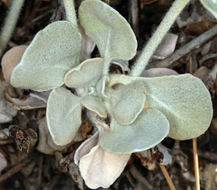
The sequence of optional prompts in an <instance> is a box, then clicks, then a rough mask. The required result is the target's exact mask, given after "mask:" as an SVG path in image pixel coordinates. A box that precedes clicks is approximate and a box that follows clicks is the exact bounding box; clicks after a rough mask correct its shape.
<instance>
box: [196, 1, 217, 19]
mask: <svg viewBox="0 0 217 190" xmlns="http://www.w3.org/2000/svg"><path fill="white" fill-rule="evenodd" d="M200 2H201V3H202V4H203V6H204V7H205V8H206V9H207V10H208V11H209V12H210V13H212V15H213V16H214V17H215V18H216V19H217V1H216V0H200Z"/></svg>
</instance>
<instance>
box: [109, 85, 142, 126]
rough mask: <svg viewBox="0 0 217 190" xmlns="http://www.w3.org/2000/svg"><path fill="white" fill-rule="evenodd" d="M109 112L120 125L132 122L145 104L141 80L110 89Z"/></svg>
mask: <svg viewBox="0 0 217 190" xmlns="http://www.w3.org/2000/svg"><path fill="white" fill-rule="evenodd" d="M109 95H110V105H111V108H110V112H111V113H112V116H113V117H114V118H115V119H116V120H117V121H118V123H119V124H121V125H129V124H131V123H133V122H134V121H135V120H136V118H137V116H138V115H139V114H140V113H141V112H142V110H143V109H144V105H145V88H144V84H143V82H133V83H130V84H128V85H121V86H118V89H115V90H112V89H111V90H110V92H109Z"/></svg>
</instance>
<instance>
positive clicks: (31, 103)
mask: <svg viewBox="0 0 217 190" xmlns="http://www.w3.org/2000/svg"><path fill="white" fill-rule="evenodd" d="M4 95H5V98H6V99H7V101H8V102H10V103H12V104H13V106H14V107H16V108H17V109H18V110H20V109H21V110H31V109H38V108H45V107H46V105H47V103H46V100H43V99H42V98H40V97H39V96H38V95H37V96H36V95H35V94H34V93H30V95H29V96H24V97H22V98H13V97H11V96H10V95H9V93H8V92H5V94H4Z"/></svg>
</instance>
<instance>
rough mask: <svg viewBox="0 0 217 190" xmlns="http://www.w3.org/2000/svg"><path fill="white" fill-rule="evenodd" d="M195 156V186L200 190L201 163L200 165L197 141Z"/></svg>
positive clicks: (194, 142) (194, 144)
mask: <svg viewBox="0 0 217 190" xmlns="http://www.w3.org/2000/svg"><path fill="white" fill-rule="evenodd" d="M192 141H193V155H194V172H195V184H196V190H200V174H199V166H198V165H199V163H198V153H197V139H196V138H194V139H193V140H192Z"/></svg>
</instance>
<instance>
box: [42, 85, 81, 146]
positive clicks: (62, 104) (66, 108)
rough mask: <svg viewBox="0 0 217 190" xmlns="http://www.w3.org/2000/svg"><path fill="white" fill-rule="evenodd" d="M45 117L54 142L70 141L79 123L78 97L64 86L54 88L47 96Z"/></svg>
mask: <svg viewBox="0 0 217 190" xmlns="http://www.w3.org/2000/svg"><path fill="white" fill-rule="evenodd" d="M46 117H47V124H48V129H49V131H50V134H51V136H52V138H53V141H54V142H55V144H57V145H60V146H63V145H66V144H68V143H70V142H71V141H72V140H73V138H74V137H75V135H76V133H77V131H78V129H79V127H80V125H81V105H80V98H79V97H77V96H75V95H73V94H72V93H71V92H70V91H69V90H66V89H65V88H62V87H60V88H56V89H54V90H53V91H52V92H51V93H50V96H49V98H48V102H47V113H46Z"/></svg>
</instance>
